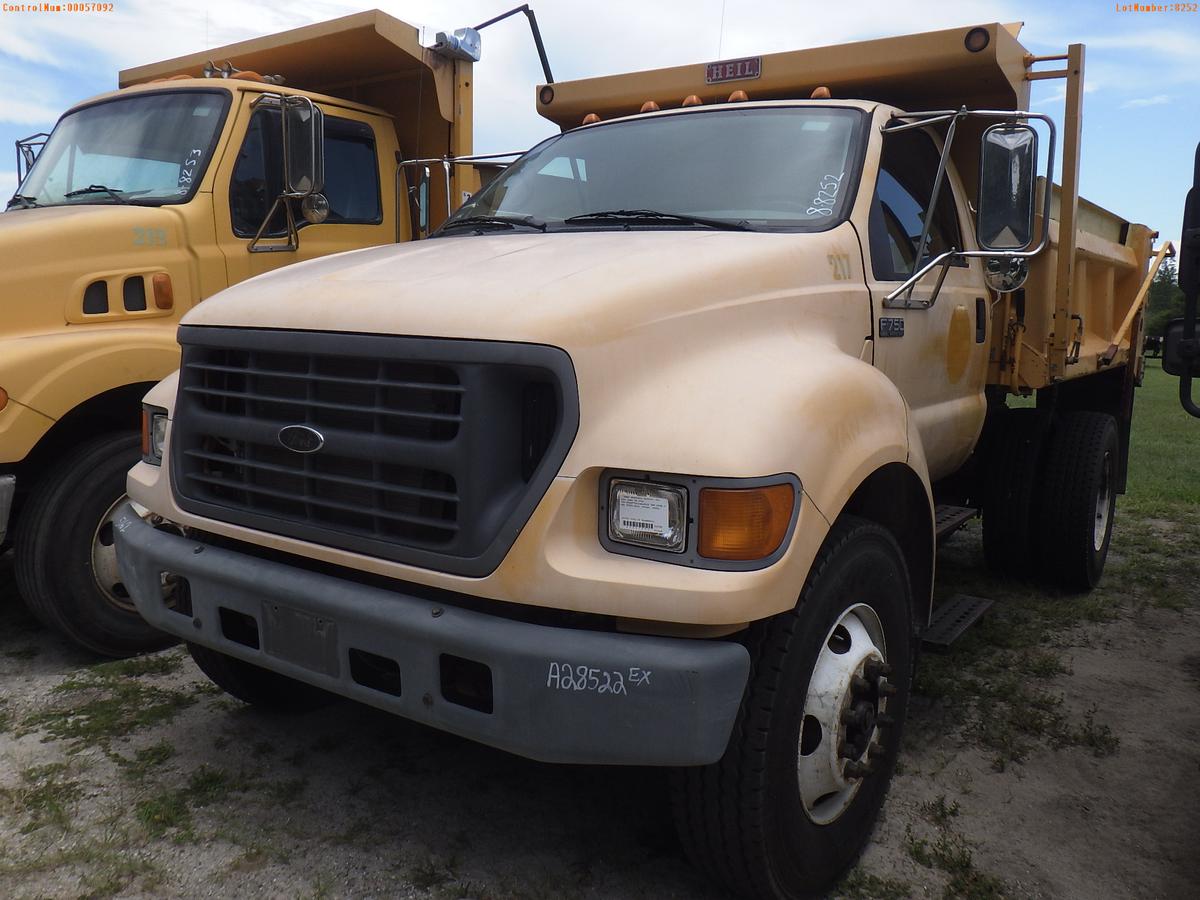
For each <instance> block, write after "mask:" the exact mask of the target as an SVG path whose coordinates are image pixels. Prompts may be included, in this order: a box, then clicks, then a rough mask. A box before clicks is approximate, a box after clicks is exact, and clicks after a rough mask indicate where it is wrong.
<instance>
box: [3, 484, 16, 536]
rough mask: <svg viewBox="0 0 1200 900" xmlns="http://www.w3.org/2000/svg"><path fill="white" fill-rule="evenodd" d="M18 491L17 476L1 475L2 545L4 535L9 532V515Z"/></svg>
mask: <svg viewBox="0 0 1200 900" xmlns="http://www.w3.org/2000/svg"><path fill="white" fill-rule="evenodd" d="M16 492H17V476H15V475H0V547H2V546H4V536H5V535H6V534H7V533H8V515H9V513H11V512H12V503H13V495H14V494H15V493H16Z"/></svg>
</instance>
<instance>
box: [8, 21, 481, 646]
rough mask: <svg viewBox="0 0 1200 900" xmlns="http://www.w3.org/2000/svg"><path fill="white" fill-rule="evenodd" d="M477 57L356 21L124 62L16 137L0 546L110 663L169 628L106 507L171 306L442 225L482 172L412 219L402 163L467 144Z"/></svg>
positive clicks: (174, 321)
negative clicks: (132, 567) (128, 572)
mask: <svg viewBox="0 0 1200 900" xmlns="http://www.w3.org/2000/svg"><path fill="white" fill-rule="evenodd" d="M471 67H472V62H471V60H470V59H469V58H466V57H463V56H462V54H458V55H456V56H453V57H448V56H444V55H442V54H441V53H439V52H438V51H436V50H435V49H431V48H426V47H423V46H421V44H420V43H419V41H418V34H417V31H416V29H415V28H413V27H412V26H410V25H407V24H405V23H403V22H400V21H398V20H396V19H393V18H392V17H390V16H387V15H385V14H383V13H381V12H377V11H373V12H367V13H359V14H356V15H352V16H347V17H345V18H342V19H338V20H335V21H332V22H325V23H320V24H318V25H312V26H307V27H304V28H300V29H295V30H293V31H289V32H285V33H283V34H279V35H271V36H268V37H265V38H258V39H255V40H251V41H245V42H242V43H239V44H234V45H230V46H227V47H217V48H213V49H211V50H208V51H205V52H203V53H197V54H193V55H191V56H187V57H182V58H178V59H172V60H166V61H163V62H158V63H153V64H150V65H147V66H143V67H139V68H135V69H131V70H127V71H124V72H122V73H121V74H120V79H119V82H120V87H119V89H118V90H116V91H113V92H110V93H106V94H103V95H101V96H99V97H94V98H91V99H89V100H86V101H84V102H82V103H80V104H78V105H77V106H75V107H73V108H71V109H70V110H68V111H67V112H66V113H64V114H63V116H62V118H61V119H60V120H59V122H58V123H57V125H56V126H55V128H54V130H53V132H52V133H51V134H49V135H48V136H41V137H40V138H38V139H36V140H30V141H27V142H22V144H21V145H20V146H19V147H18V158H19V160H20V162H21V167H22V171H21V172H20V173H19V174H20V186H19V188H18V191H17V193H16V194H15V195H14V196H13V197H12V198H11V199H10V200H9V201H8V203H7V211H6V212H5V213H4V214H3V215H0V255H2V256H3V258H4V259H5V261H6V263H5V266H4V271H3V272H2V273H0V298H3V299H4V307H5V321H4V325H3V327H2V328H0V346H2V347H3V350H2V351H0V547H3V548H7V547H8V546H13V547H14V550H15V554H16V567H15V570H16V575H17V582H18V587H19V590H20V593H21V595H22V597H23V598H24V599H25V601H26V602H27V604H28V605H29V607H30V609H31V610H32V611H33V612H34V614H35V615H37V616H38V618H40V619H41V620H42V621H43V622H44V623H46V624H48V625H50V626H52V627H55V628H57V629H58V630H59V631H61V632H62V633H63V634H64V635H65V636H67V637H68V638H70V639H71V640H73V641H75V642H76V643H79V644H82V645H83V646H85V647H87V648H89V649H91V650H93V651H96V652H99V653H103V654H108V655H117V656H120V655H127V654H130V653H135V652H139V651H141V650H146V649H151V648H154V647H159V646H162V645H163V643H164V642H165V641H166V640H168V639H167V638H166V637H165V636H164V635H162V634H161V633H160V632H157V631H155V630H154V629H151V628H150V627H149V626H147V625H146V624H145V623H144V622H143V621H142V619H141V618H140V617H139V616H138V615H137V613H136V611H135V610H134V608H133V604H132V601H131V600H130V598H129V595H128V592H127V591H126V589H125V587H124V585H123V584H122V582H121V577H120V573H119V571H118V569H117V564H116V559H115V555H114V554H115V550H114V544H113V537H112V514H113V512H114V510H115V509H116V507H117V505H118V503H119V502H120V501H121V500H122V499H123V497H124V473H125V471H126V470H127V469H128V468H129V466H131V465H133V464H134V463H135V462H136V461H137V459H139V458H140V449H139V448H140V440H139V437H138V427H139V415H140V398H141V396H142V395H143V394H144V393H145V392H146V390H148V389H149V388H150V387H151V386H152V385H153V384H154V383H156V382H157V381H159V380H160V379H161V378H163V377H164V376H166V375H167V374H169V373H170V372H172V371H174V370H175V369H176V368H177V367H178V365H179V347H178V343H177V341H176V335H175V332H176V328H177V327H178V325H179V322H180V320H181V318H182V317H183V316H184V315H186V314H187V313H188V312H189V311H190V310H192V309H194V308H195V307H197V305H198V304H199V303H200V302H201V301H203V300H204V299H205V298H207V297H210V296H211V295H213V294H215V293H217V292H219V291H221V290H223V289H225V288H227V287H229V286H230V285H233V284H237V283H239V282H242V281H244V280H246V279H248V278H251V277H253V276H256V275H261V274H263V273H266V272H271V271H275V270H278V269H281V268H283V267H284V266H288V265H291V264H292V263H296V262H301V261H305V260H311V259H315V258H317V257H322V256H328V255H330V254H334V253H340V252H343V251H347V250H353V249H361V248H364V247H371V246H377V245H382V244H393V243H396V242H401V241H407V240H409V239H411V238H413V237H415V236H419V235H422V234H425V233H427V232H428V230H429V229H430V228H432V227H435V226H436V225H437V224H439V223H440V222H441V221H442V220H443V219H444V218H445V217H446V215H448V213H449V212H450V211H451V209H450V207H451V205H452V204H453V202H454V200H453V198H455V197H461V196H462V195H463V194H464V193H466V194H467V195H469V194H470V193H471V192H473V191H474V190H475V189H476V188H477V186H478V177H477V175H476V174H475V172H474V170H472V169H469V168H467V167H457V168H456V169H455V170H454V171H453V172H452V176H453V179H454V183H455V191H454V192H453V193H452V192H451V191H449V190H447V191H446V192H445V194H444V195H443V194H442V193H440V192H434V193H433V195H432V196H426V195H427V194H428V191H426V194H425V195H423V196H425V197H426V200H425V204H424V208H423V211H422V214H421V216H420V217H418V216H417V215H416V214H415V209H416V207H415V206H414V203H413V199H410V187H411V188H413V189H414V192H415V190H416V188H417V187H418V179H417V178H414V175H415V174H417V173H416V170H414V169H413V168H412V167H407V168H403V167H400V166H398V162H399V161H400V160H401V159H402V154H401V149H402V148H403V149H404V151H406V152H407V153H408V154H409V155H411V156H416V157H430V156H439V157H440V156H444V155H447V154H453V155H456V156H461V155H464V154H468V155H469V153H470V150H471V116H472V112H471V109H472V107H471V71H472V68H471ZM38 151H40V152H38Z"/></svg>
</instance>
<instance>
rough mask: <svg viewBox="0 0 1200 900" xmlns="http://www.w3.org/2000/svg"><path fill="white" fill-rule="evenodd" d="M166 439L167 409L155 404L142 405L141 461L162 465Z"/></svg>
mask: <svg viewBox="0 0 1200 900" xmlns="http://www.w3.org/2000/svg"><path fill="white" fill-rule="evenodd" d="M166 441H167V411H166V410H165V409H159V408H158V407H157V406H143V407H142V461H143V462H148V463H150V465H152V466H161V465H162V451H163V444H165V443H166Z"/></svg>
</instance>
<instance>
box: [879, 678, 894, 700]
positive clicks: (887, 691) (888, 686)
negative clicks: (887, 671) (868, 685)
mask: <svg viewBox="0 0 1200 900" xmlns="http://www.w3.org/2000/svg"><path fill="white" fill-rule="evenodd" d="M879 693H880V694H881V695H882V696H884V697H891V696H892V695H894V694H895V693H896V686H895V685H894V684H892V683H891V682H890V681H881V682H879Z"/></svg>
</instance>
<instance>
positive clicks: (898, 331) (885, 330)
mask: <svg viewBox="0 0 1200 900" xmlns="http://www.w3.org/2000/svg"><path fill="white" fill-rule="evenodd" d="M879 336H880V337H881V338H885V337H904V320H903V319H901V318H900V317H899V316H882V317H880V319H879Z"/></svg>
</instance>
